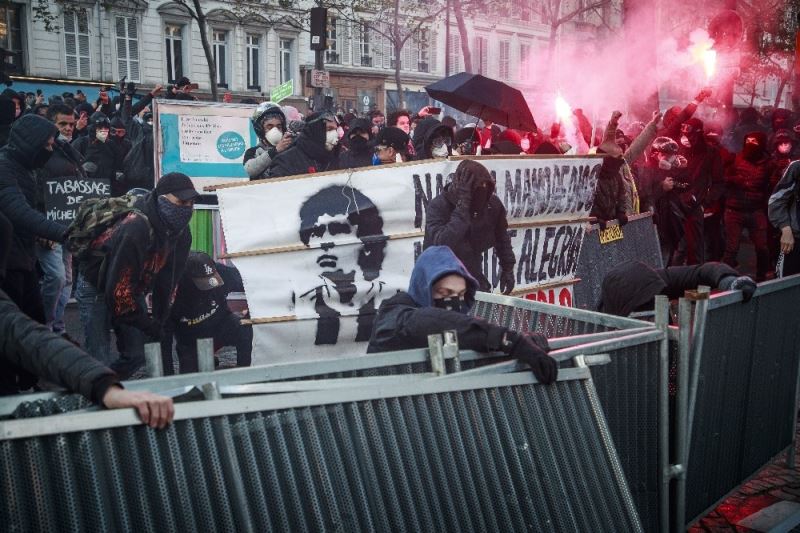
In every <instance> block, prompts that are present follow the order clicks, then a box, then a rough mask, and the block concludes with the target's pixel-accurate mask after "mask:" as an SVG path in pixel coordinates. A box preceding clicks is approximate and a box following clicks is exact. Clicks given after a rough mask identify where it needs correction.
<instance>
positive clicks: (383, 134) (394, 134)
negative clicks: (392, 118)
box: [375, 126, 409, 152]
mask: <svg viewBox="0 0 800 533" xmlns="http://www.w3.org/2000/svg"><path fill="white" fill-rule="evenodd" d="M408 141H409V137H408V134H406V132H404V131H403V130H401V129H400V128H395V127H394V126H389V127H388V128H383V129H382V130H381V131H379V132H378V135H377V136H376V137H375V145H376V146H390V147H392V148H394V149H395V150H397V151H398V152H405V151H407V150H408Z"/></svg>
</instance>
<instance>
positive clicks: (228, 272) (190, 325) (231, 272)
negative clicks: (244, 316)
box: [170, 263, 244, 338]
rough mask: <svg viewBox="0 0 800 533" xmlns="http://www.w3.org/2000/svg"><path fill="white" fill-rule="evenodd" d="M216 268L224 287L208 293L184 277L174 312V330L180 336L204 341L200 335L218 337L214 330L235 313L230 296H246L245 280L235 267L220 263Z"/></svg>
mask: <svg viewBox="0 0 800 533" xmlns="http://www.w3.org/2000/svg"><path fill="white" fill-rule="evenodd" d="M215 268H216V269H217V272H219V275H220V276H221V277H222V281H223V284H222V285H220V286H219V287H217V288H215V289H211V290H207V291H203V290H200V289H198V288H197V286H196V285H195V284H194V281H192V278H191V277H190V276H189V274H188V272H187V273H184V275H183V276H181V280H180V283H179V284H178V290H177V291H176V293H175V303H174V304H173V306H172V310H171V311H170V322H171V329H172V330H174V331H175V333H177V334H178V335H187V336H193V337H195V338H201V337H200V336H198V335H199V333H197V334H196V335H195V334H193V332H195V331H196V332H203V333H208V334H209V335H210V336H212V337H213V336H214V330H215V329H216V328H217V325H218V324H220V323H221V322H222V321H223V320H224V318H225V317H226V316H228V315H230V314H231V313H232V312H231V310H230V309H229V308H228V301H227V297H228V294H229V293H231V292H234V291H239V292H243V291H244V285H243V284H242V276H241V275H240V274H239V271H238V270H236V269H235V268H233V267H229V266H225V265H223V264H222V263H216V264H215Z"/></svg>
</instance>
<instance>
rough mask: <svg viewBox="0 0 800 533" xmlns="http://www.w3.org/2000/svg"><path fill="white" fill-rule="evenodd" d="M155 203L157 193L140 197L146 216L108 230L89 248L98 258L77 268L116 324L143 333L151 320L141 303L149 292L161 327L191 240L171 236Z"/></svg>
mask: <svg viewBox="0 0 800 533" xmlns="http://www.w3.org/2000/svg"><path fill="white" fill-rule="evenodd" d="M157 198H158V197H157V196H156V194H155V192H151V193H150V194H148V195H147V196H144V197H142V198H141V199H140V200H139V203H138V204H137V206H138V208H139V210H140V211H141V212H142V213H143V214H144V216H142V215H141V214H137V213H135V212H132V213H130V214H128V215H127V216H126V217H125V218H123V219H122V220H120V221H119V222H117V223H116V224H114V225H113V226H112V227H110V228H109V229H107V230H106V231H105V232H103V233H102V234H101V235H100V236H99V237H97V239H95V241H94V242H93V243H92V245H91V248H92V250H94V251H96V252H98V254H97V255H96V256H93V257H92V258H91V259H90V260H88V261H84V262H82V263H81V264H80V269H81V271H82V272H83V273H84V275H85V276H86V279H87V280H88V281H89V282H90V283H91V284H92V285H94V286H95V287H97V288H98V290H100V291H102V292H103V293H104V294H105V301H106V306H107V307H108V310H109V312H110V313H111V317H112V320H113V321H114V323H125V324H129V325H132V326H134V327H138V328H140V329H144V328H147V327H148V325H149V323H150V320H151V319H150V318H148V315H147V309H145V308H143V307H142V306H140V304H139V299H140V297H141V296H143V295H144V294H146V293H147V292H150V291H151V290H152V292H153V318H155V319H156V320H157V321H159V322H161V323H162V324H163V323H164V322H165V321H166V319H167V316H168V312H169V307H170V303H171V302H170V297H171V295H172V291H173V289H174V288H175V286H176V285H177V283H178V281H179V280H180V278H181V275H182V274H183V269H184V266H185V264H186V257H187V256H188V254H189V247H190V245H191V242H192V236H191V234H190V233H189V229H188V228H184V229H183V231H181V232H180V233H178V234H175V233H174V232H173V231H172V230H170V229H168V228H167V227H166V225H165V224H164V223H163V222H162V220H161V217H160V215H159V214H158V208H157ZM151 228H152V233H151Z"/></svg>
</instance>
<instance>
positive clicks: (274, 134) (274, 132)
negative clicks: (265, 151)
mask: <svg viewBox="0 0 800 533" xmlns="http://www.w3.org/2000/svg"><path fill="white" fill-rule="evenodd" d="M266 138H267V142H268V143H269V144H271V145H272V146H277V145H278V143H279V142H281V139H283V132H281V130H279V129H278V128H272V129H271V130H269V131H268V132H267V135H266Z"/></svg>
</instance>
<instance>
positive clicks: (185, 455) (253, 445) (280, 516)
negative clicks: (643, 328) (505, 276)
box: [0, 368, 642, 532]
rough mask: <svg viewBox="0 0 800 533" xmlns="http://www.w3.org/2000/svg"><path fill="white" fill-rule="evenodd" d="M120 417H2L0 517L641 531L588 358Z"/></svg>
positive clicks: (23, 523) (9, 520) (30, 522)
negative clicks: (165, 424) (150, 418)
mask: <svg viewBox="0 0 800 533" xmlns="http://www.w3.org/2000/svg"><path fill="white" fill-rule="evenodd" d="M121 415H127V414H126V413H115V412H102V413H92V414H83V415H60V416H59V417H51V418H59V419H60V421H59V423H57V424H55V425H53V424H52V423H51V424H47V422H48V419H37V420H35V421H34V420H30V421H11V422H2V423H0V435H2V436H3V438H5V440H2V441H0V471H1V472H2V473H3V475H2V480H1V481H0V486H1V487H2V492H3V498H2V501H0V520H1V521H2V523H3V524H4V526H5V527H7V528H9V530H14V531H30V530H43V531H54V530H69V531H114V530H122V531H522V530H533V531H611V532H618V531H641V530H642V527H641V524H640V522H639V520H638V517H637V515H636V511H635V508H634V506H633V504H632V502H631V498H630V493H629V491H628V488H627V485H626V482H625V479H624V476H623V475H622V472H621V469H620V466H619V462H618V459H617V456H616V452H615V451H614V447H613V444H612V442H611V439H610V436H609V434H608V428H607V427H606V424H605V420H604V417H603V413H602V410H601V409H600V407H599V403H598V401H597V397H596V394H595V391H594V388H593V385H592V381H591V378H590V375H589V371H588V369H586V368H577V369H569V370H567V371H566V372H565V373H564V375H563V376H562V377H561V379H560V380H559V382H557V383H556V384H554V385H552V386H546V387H545V386H541V385H538V384H536V383H535V381H534V380H533V378H532V377H531V375H530V373H527V372H524V373H513V374H503V375H493V376H479V377H472V378H469V377H465V378H456V377H449V378H448V379H447V380H442V379H432V378H422V379H420V380H419V381H418V382H416V383H414V384H405V385H403V386H402V387H391V386H390V387H372V388H369V387H358V386H357V385H356V384H354V387H353V388H352V389H348V390H346V391H317V392H310V393H303V394H277V395H271V396H257V397H253V396H251V397H247V398H240V399H226V400H219V401H207V402H196V403H193V404H183V405H178V406H177V411H176V417H177V418H178V419H179V420H177V421H176V422H175V423H174V424H173V425H172V426H170V427H169V428H168V429H166V430H161V431H157V430H152V429H149V428H147V427H144V426H141V425H138V426H135V427H134V426H123V427H110V426H114V425H120V423H119V421H118V420H117V418H118V417H119V416H121ZM73 421H74V423H73ZM98 421H99V422H98ZM31 424H40V425H39V426H37V427H31V426H30V425H31ZM65 427H69V428H70V430H69V431H67V430H65V429H64V428H65ZM59 428H60V429H59ZM56 431H61V432H60V433H56ZM50 433H53V434H50ZM17 437H19V438H17Z"/></svg>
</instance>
